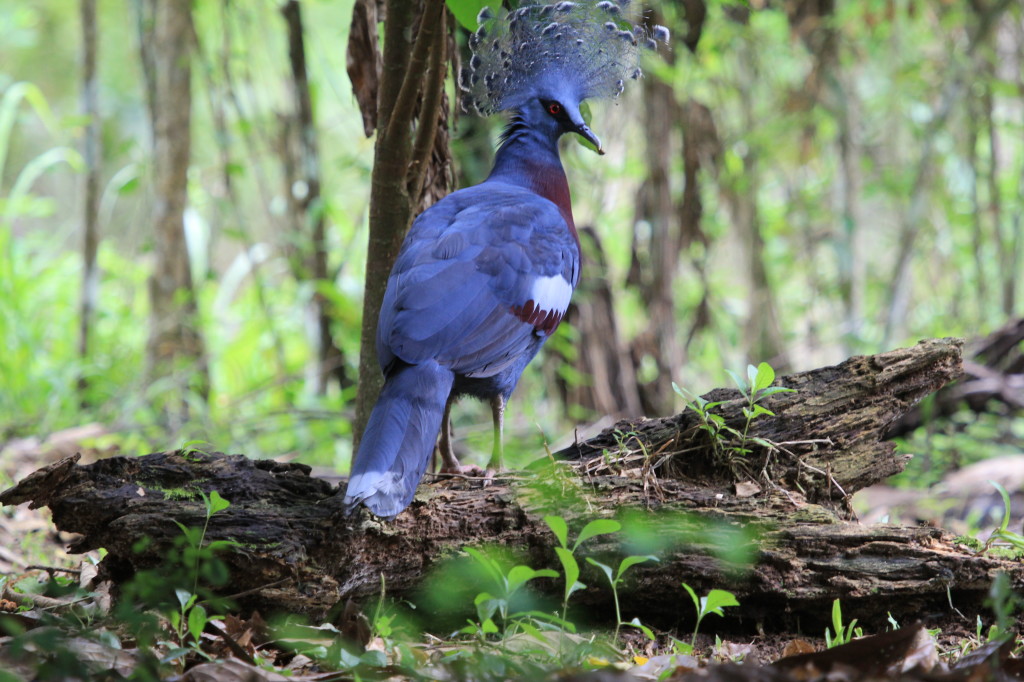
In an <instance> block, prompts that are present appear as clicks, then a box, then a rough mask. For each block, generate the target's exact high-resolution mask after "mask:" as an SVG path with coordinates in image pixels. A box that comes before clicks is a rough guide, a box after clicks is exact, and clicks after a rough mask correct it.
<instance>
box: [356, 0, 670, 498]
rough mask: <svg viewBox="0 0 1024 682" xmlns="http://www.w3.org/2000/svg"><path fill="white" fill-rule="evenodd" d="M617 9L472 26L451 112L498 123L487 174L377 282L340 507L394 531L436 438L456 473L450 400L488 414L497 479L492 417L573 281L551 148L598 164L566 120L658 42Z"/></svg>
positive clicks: (572, 8) (583, 128)
mask: <svg viewBox="0 0 1024 682" xmlns="http://www.w3.org/2000/svg"><path fill="white" fill-rule="evenodd" d="M627 2H628V0H621V1H620V2H612V1H611V0H604V1H603V2H598V3H593V2H586V3H584V2H568V1H563V2H558V3H556V4H551V5H532V6H527V7H523V8H520V9H518V10H514V11H512V12H505V13H502V15H501V16H499V17H494V16H492V15H491V13H490V10H488V9H485V10H484V11H483V12H481V14H480V17H479V22H480V24H481V27H480V29H479V30H478V31H477V32H476V33H474V34H472V35H471V37H470V41H469V42H470V47H471V49H472V50H473V55H472V57H471V59H470V61H469V63H468V67H467V68H466V69H465V70H464V71H463V73H462V75H461V78H460V86H461V87H462V90H463V91H464V93H465V97H464V100H463V105H464V106H465V107H466V108H468V109H473V110H476V111H477V112H478V113H480V114H491V113H495V112H499V111H507V112H511V117H510V119H509V123H508V126H507V127H506V128H505V131H504V133H503V134H502V137H501V143H500V146H499V148H498V151H497V154H496V157H495V163H494V169H493V170H492V171H491V174H490V175H489V176H488V178H487V179H486V180H485V181H484V182H482V183H480V184H479V185H476V186H474V187H468V188H465V189H461V190H459V191H456V192H453V193H452V194H450V195H448V196H447V197H445V198H444V199H442V200H441V201H439V202H437V203H436V204H434V205H433V206H432V207H430V208H429V209H428V210H426V211H424V212H423V213H422V214H421V215H420V216H419V217H418V218H417V219H416V220H415V221H414V222H413V224H412V227H411V228H410V230H409V233H408V235H407V236H406V239H405V242H404V244H403V245H402V249H401V251H400V252H399V254H398V258H397V260H396V261H395V264H394V268H393V269H392V271H391V275H390V277H389V278H388V284H387V290H386V292H385V294H384V299H383V302H382V304H381V311H380V318H379V323H378V329H377V354H378V357H379V360H380V365H381V369H382V371H383V372H384V377H385V382H384V387H383V389H382V391H381V394H380V397H379V398H378V399H377V403H376V405H375V406H374V408H373V411H372V412H371V414H370V419H369V421H368V422H367V425H366V429H365V431H364V433H363V438H362V440H361V442H360V444H359V449H358V451H357V452H356V454H355V457H354V458H353V463H352V471H351V474H350V477H349V483H348V488H347V490H346V491H345V498H344V501H343V506H344V507H345V509H346V511H347V512H348V513H351V512H352V511H353V510H354V509H355V508H356V507H357V506H358V505H359V504H363V505H365V506H366V507H367V508H368V509H369V510H370V511H371V512H372V513H373V514H375V515H376V516H379V517H382V518H393V517H394V516H396V515H397V514H398V513H400V512H401V511H402V510H403V509H405V508H406V507H407V506H408V505H409V503H410V502H411V501H412V498H413V495H414V494H415V492H416V487H417V486H418V485H419V482H420V479H421V478H422V477H423V474H424V472H425V471H426V469H427V465H428V463H429V461H430V459H431V455H432V454H433V451H434V446H435V443H436V442H437V439H438V434H439V433H440V436H441V443H440V451H441V456H442V460H443V470H445V471H459V470H460V467H459V463H458V460H456V458H455V456H454V454H453V453H452V449H451V443H450V440H449V433H450V430H449V420H450V410H451V405H452V402H453V401H454V400H455V399H457V398H458V397H460V396H467V395H468V396H472V397H474V398H479V399H481V400H485V401H487V402H489V403H490V404H491V408H492V414H493V419H494V448H493V451H492V457H491V462H490V465H489V466H490V467H492V468H497V467H500V466H501V456H502V425H503V415H504V409H505V404H506V403H507V401H508V399H509V396H510V395H511V394H512V391H513V390H514V389H515V387H516V384H517V383H518V381H519V377H520V375H521V374H522V372H523V370H524V369H525V368H526V366H527V365H528V364H529V362H530V361H531V360H532V359H533V357H534V356H535V355H536V354H537V352H538V351H539V350H540V348H541V346H543V345H544V342H545V341H546V340H547V339H548V338H549V337H550V336H551V334H553V333H554V331H555V329H556V328H557V327H558V324H559V323H560V322H561V320H562V317H563V316H564V315H565V311H566V309H567V308H568V306H569V299H570V297H571V296H572V292H573V289H574V288H575V287H576V283H577V282H578V281H579V277H580V245H579V238H578V236H577V234H576V226H575V224H574V222H573V216H572V205H571V202H570V198H569V184H568V181H567V179H566V176H565V171H564V170H563V168H562V163H561V159H560V158H559V152H558V141H559V138H560V137H561V136H562V135H564V134H566V133H575V134H576V135H579V136H580V137H581V138H583V139H584V140H586V141H587V142H589V143H590V144H592V145H593V146H594V147H595V148H596V149H597V151H598V153H600V154H603V153H604V152H603V149H602V146H601V142H600V140H599V139H598V137H597V136H596V135H595V134H594V133H593V132H592V131H591V130H590V128H589V127H588V125H587V123H586V122H585V121H584V118H583V116H582V114H581V112H580V104H581V103H582V102H583V100H585V99H587V98H592V97H615V96H617V95H618V94H619V93H620V92H622V90H623V83H624V79H628V78H638V77H639V76H640V69H639V67H638V66H637V61H638V51H639V48H640V47H650V46H652V44H653V42H654V40H663V41H667V38H668V33H667V31H666V30H665V29H663V28H662V27H656V28H655V29H654V31H652V32H651V33H650V34H649V33H648V32H647V31H646V30H645V29H643V28H641V27H636V26H634V25H633V24H632V23H631V22H629V21H628V20H626V19H624V18H623V16H622V15H623V8H624V7H625V3H627Z"/></svg>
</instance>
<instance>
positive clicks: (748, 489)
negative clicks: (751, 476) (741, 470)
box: [736, 481, 761, 499]
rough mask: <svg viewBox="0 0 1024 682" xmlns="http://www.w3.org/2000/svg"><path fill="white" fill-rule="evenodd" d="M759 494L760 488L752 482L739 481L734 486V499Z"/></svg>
mask: <svg viewBox="0 0 1024 682" xmlns="http://www.w3.org/2000/svg"><path fill="white" fill-rule="evenodd" d="M759 492H761V486H759V485H758V484H756V483H754V482H753V481H740V482H739V483H737V484H736V497H739V498H741V499H742V498H744V497H753V496H754V495H757V494H758V493H759Z"/></svg>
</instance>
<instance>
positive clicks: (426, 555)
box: [0, 340, 1024, 631]
mask: <svg viewBox="0 0 1024 682" xmlns="http://www.w3.org/2000/svg"><path fill="white" fill-rule="evenodd" d="M959 349H960V345H959V343H958V342H956V341H952V340H943V341H929V342H925V343H922V344H920V345H918V346H916V347H914V348H912V349H903V350H900V351H893V352H890V353H883V354H881V355H877V356H870V357H867V358H854V359H851V360H849V361H847V362H846V363H843V364H841V365H838V366H836V367H833V368H826V369H823V370H816V371H815V372H807V373H803V374H797V375H792V376H789V377H783V378H782V379H780V382H781V383H782V384H784V385H788V386H794V387H799V389H800V391H799V392H798V393H795V394H785V395H782V394H780V395H779V396H776V397H773V398H772V401H773V402H772V404H771V407H772V409H773V410H774V411H776V413H777V414H778V417H777V418H774V419H773V418H769V417H761V418H759V420H758V421H759V422H762V423H759V424H758V427H759V430H758V431H757V433H758V434H759V435H760V437H773V436H775V437H782V438H786V439H789V440H794V438H793V437H792V436H793V434H795V433H801V434H802V436H804V439H805V440H809V438H807V436H813V437H814V438H815V439H821V438H822V436H823V435H826V437H828V438H829V439H831V440H832V442H833V444H834V445H833V446H830V447H829V448H822V447H819V449H818V450H817V451H812V452H809V453H807V454H806V455H805V456H806V457H808V458H810V457H815V458H817V459H815V460H813V461H814V462H816V463H815V464H812V465H811V466H815V467H821V468H823V469H824V468H827V467H831V470H832V472H833V477H834V478H835V479H836V481H841V484H842V485H844V487H848V489H847V492H850V491H852V490H853V489H856V487H857V486H858V485H860V484H861V483H862V482H863V481H867V480H868V479H873V480H878V479H879V478H881V477H883V476H884V475H885V472H887V471H889V470H891V469H892V468H894V466H896V465H898V464H899V463H900V462H901V460H900V459H899V458H898V457H896V456H895V455H893V453H892V449H891V447H890V446H889V444H887V443H882V442H878V441H877V437H878V434H880V433H881V432H883V431H884V428H885V426H886V423H885V420H886V419H889V420H891V419H895V418H896V417H898V416H899V414H900V411H901V410H906V409H907V408H908V407H909V406H910V405H911V404H912V402H913V401H914V400H916V399H918V398H920V397H921V396H923V395H924V394H925V393H927V392H929V391H932V390H935V389H936V388H938V386H940V385H941V384H942V383H944V382H945V381H948V380H950V379H952V378H953V377H954V376H955V375H956V373H957V371H956V367H957V365H958V362H959ZM822 382H824V383H822ZM814 386H818V387H819V390H813V387H814ZM714 393H717V394H719V395H721V396H727V395H729V394H728V393H727V392H714ZM725 407H726V409H727V410H732V409H734V407H733V406H731V405H727V406H725ZM829 414H831V415H833V416H835V417H837V419H838V421H836V420H833V421H834V422H835V423H841V424H847V425H850V430H849V431H848V432H841V431H839V430H837V428H836V427H833V428H831V430H829V431H827V434H825V433H822V432H818V431H807V429H824V428H825V427H826V425H828V424H829V423H830V422H829V420H828V419H827V418H826V417H827V415H829ZM851 415H852V416H851ZM872 419H874V420H875V421H874V422H872ZM673 420H674V421H673ZM684 421H685V417H682V418H681V417H679V416H677V417H675V418H672V419H669V420H648V421H645V422H642V423H636V422H634V423H631V424H630V428H631V429H632V430H633V431H634V432H636V433H638V434H640V437H641V438H646V439H647V440H646V441H645V442H646V445H645V447H648V448H649V451H651V452H653V451H656V450H658V449H659V448H660V449H663V450H664V453H663V454H665V453H667V452H668V449H667V448H666V447H665V443H668V442H670V441H671V443H672V445H671V446H670V447H671V448H675V449H676V451H677V452H680V453H682V452H686V451H687V450H688V448H687V447H686V446H685V445H684V444H683V443H681V441H680V438H679V434H680V431H682V432H683V433H685V432H686V430H685V428H682V429H680V428H679V426H680V424H682V423H683V422H684ZM774 421H777V422H778V424H774V425H771V424H769V422H774ZM869 423H871V424H873V426H871V427H870V428H869V426H868V424H869ZM780 424H781V425H780ZM670 425H671V428H669V426H670ZM797 429H804V431H802V432H801V431H798V430H797ZM620 430H621V429H620ZM658 434H662V435H660V436H659V435H658ZM786 434H789V435H786ZM870 434H874V437H876V442H875V443H874V446H873V447H872V446H871V443H870V437H871V436H870ZM610 437H611V436H610V435H609V434H603V435H602V436H600V437H599V438H598V439H595V440H593V441H589V442H587V443H582V444H579V446H577V447H575V448H574V453H575V455H576V456H577V457H578V458H580V459H578V460H577V461H575V462H571V463H568V464H567V463H555V462H552V461H547V460H541V462H540V464H539V465H538V467H537V469H536V470H533V471H532V472H519V473H515V474H508V475H506V476H502V477H499V478H498V479H496V480H494V481H489V482H484V481H481V480H478V479H476V480H475V479H447V480H444V481H441V482H437V483H434V484H432V485H427V486H422V487H421V488H420V491H419V493H418V495H417V498H416V500H415V501H414V502H413V504H412V506H411V507H410V508H409V510H408V511H406V512H404V513H403V514H401V515H400V516H399V517H398V518H397V519H396V520H395V521H394V522H390V523H383V522H380V521H378V520H375V519H372V518H370V517H369V516H367V515H366V514H365V512H363V513H361V514H360V515H357V516H355V517H353V518H350V519H346V518H344V517H342V516H340V514H339V509H340V505H339V496H338V495H337V489H336V488H335V487H334V486H332V485H331V484H329V483H327V482H326V481H323V480H320V479H317V478H314V477H311V476H310V475H309V468H308V467H305V466H303V465H300V464H294V463H293V464H281V463H278V462H273V461H252V460H249V459H247V458H245V457H243V456H241V455H230V456H228V455H222V454H219V453H203V452H197V451H178V452H171V453H157V454H152V455H146V456H143V457H113V458H110V459H106V460H101V461H98V462H95V463H93V464H90V465H85V466H80V465H78V464H77V459H78V458H77V456H75V457H70V458H67V459H65V460H62V461H61V462H59V463H57V464H54V465H51V466H49V467H47V468H45V469H41V470H39V471H37V472H36V473H34V474H32V475H31V476H29V477H27V478H25V479H24V480H22V481H21V482H20V483H19V484H18V485H17V486H15V487H14V488H12V489H10V490H7V491H6V492H4V493H3V494H2V495H0V502H2V503H3V504H20V503H23V502H29V501H30V502H31V503H32V504H33V506H44V505H45V506H48V507H50V509H51V510H52V512H53V519H54V523H55V524H56V526H57V527H58V528H60V529H61V530H65V531H70V532H76V533H80V534H81V538H80V539H79V540H78V541H77V542H76V543H75V544H74V545H73V547H72V549H73V550H74V551H85V550H89V549H93V548H97V547H104V548H105V549H106V550H107V555H106V557H105V559H104V560H103V565H102V569H103V570H102V575H103V576H105V577H107V578H112V579H115V580H124V579H125V578H127V577H128V576H130V575H131V574H132V573H133V572H134V571H135V570H139V569H142V568H149V567H153V566H157V565H159V564H160V562H161V561H163V558H164V556H165V554H166V552H167V550H168V548H169V547H170V546H171V544H172V542H173V539H174V537H176V536H177V535H178V534H180V532H181V531H180V529H179V528H178V527H177V525H176V524H175V523H174V521H178V522H180V523H182V524H184V525H186V526H199V525H202V523H203V521H204V520H205V513H204V507H203V503H202V500H201V499H200V498H199V496H198V493H199V492H200V491H202V492H204V493H207V494H208V493H209V492H211V491H214V490H216V491H218V492H219V493H220V494H221V495H222V496H223V497H224V498H226V499H228V500H229V501H230V502H231V506H230V507H229V508H228V509H227V510H225V511H223V512H221V513H219V514H217V515H215V516H214V517H213V518H212V519H211V521H210V525H209V529H208V531H207V539H208V540H215V539H233V540H236V541H238V542H239V543H241V545H240V547H239V548H238V549H237V550H235V551H233V552H230V553H225V554H224V555H223V558H224V560H225V561H226V562H227V563H228V565H229V567H230V568H231V571H232V582H231V585H230V590H229V592H230V593H232V594H238V593H242V592H247V594H246V595H245V596H243V597H241V598H239V600H238V601H239V603H240V605H241V606H242V607H243V608H258V609H260V610H261V611H264V612H268V611H285V612H291V613H304V614H308V615H309V616H311V617H313V618H319V617H322V616H323V615H324V614H325V613H326V612H327V611H328V610H329V609H330V608H331V607H332V606H333V605H334V604H336V603H338V602H339V601H342V600H345V599H348V598H350V597H352V598H356V599H365V598H370V597H371V596H372V595H373V594H375V593H376V592H377V591H378V590H379V586H380V581H381V576H382V575H383V576H384V577H385V580H386V582H387V589H388V594H389V595H391V596H396V597H398V596H408V595H410V594H412V593H413V592H414V591H415V590H416V589H417V588H418V587H419V586H420V585H421V584H422V581H423V578H424V575H425V574H426V573H427V572H429V571H430V570H431V569H432V568H433V567H435V566H437V565H438V562H439V560H440V559H443V558H445V557H449V556H452V555H454V554H456V553H457V551H458V550H459V549H461V548H462V547H464V546H466V545H471V544H482V543H495V544H500V545H505V546H506V547H508V548H510V549H512V550H515V551H518V552H520V553H521V554H522V555H523V556H522V559H523V561H524V562H525V563H527V564H529V565H531V566H533V567H535V568H540V567H545V566H548V567H553V568H557V566H558V563H557V559H556V557H555V555H554V552H553V550H552V543H553V537H552V535H551V533H550V531H549V530H548V529H547V527H546V525H545V524H544V522H543V516H544V514H548V513H557V514H559V515H561V516H563V517H564V518H566V520H567V521H568V523H569V526H570V528H571V529H573V531H572V532H574V533H575V532H578V530H579V528H580V527H582V525H583V524H584V523H586V521H588V520H590V519H593V518H597V517H612V516H614V517H617V518H619V519H620V520H621V521H622V522H623V524H624V526H625V529H624V531H623V532H622V533H620V534H617V535H615V536H602V537H600V538H597V539H594V540H591V541H588V543H587V545H586V547H585V549H586V553H587V554H588V555H591V556H595V557H598V558H600V559H601V560H603V561H606V562H610V563H613V564H614V563H617V559H616V557H617V555H620V554H621V553H627V552H628V553H637V552H638V551H639V552H640V553H648V552H650V553H656V554H657V555H658V556H659V558H660V561H659V562H657V563H650V564H644V565H641V566H637V567H635V568H633V569H632V570H631V572H630V580H629V581H628V582H627V584H626V585H624V586H623V588H622V589H621V590H620V597H621V598H622V600H623V605H624V607H625V612H624V615H626V617H627V619H628V618H631V617H632V616H633V615H639V616H641V618H642V619H643V621H644V622H647V623H653V624H662V625H671V624H674V623H675V622H677V621H678V620H679V619H680V618H685V617H687V616H688V615H689V614H690V610H691V608H692V605H690V604H689V597H688V596H687V595H686V594H685V592H683V591H682V590H681V588H680V582H681V581H685V582H687V583H688V584H689V585H691V586H692V587H693V588H694V589H696V590H698V592H705V591H707V590H708V589H711V588H715V587H717V588H722V589H728V590H730V591H732V592H734V593H735V594H736V595H737V597H738V598H739V599H740V602H741V604H742V605H743V606H742V608H741V609H740V610H737V614H739V615H742V617H743V618H744V619H745V620H744V622H745V623H747V624H748V626H752V625H754V624H757V625H759V626H762V627H764V628H765V629H766V630H768V631H771V630H773V629H780V628H790V629H792V628H794V627H797V626H799V625H800V624H802V625H803V626H805V627H806V626H808V625H809V624H812V623H814V622H816V620H817V619H824V618H826V617H827V614H828V604H829V603H830V602H831V600H832V599H834V598H837V597H838V598H842V599H843V605H844V606H843V607H844V614H848V617H850V618H852V617H866V616H867V615H869V614H871V613H873V612H874V615H879V614H878V613H877V612H878V610H879V609H880V610H881V614H880V615H881V617H883V618H884V612H885V611H887V610H888V611H892V613H893V615H894V616H895V617H896V618H898V619H899V618H901V617H903V616H905V617H906V618H908V619H911V620H913V619H915V618H917V617H919V616H920V615H921V614H927V613H931V612H934V613H941V614H948V613H950V610H949V606H948V599H949V595H952V597H953V599H954V603H955V605H956V606H957V607H958V608H959V609H960V610H961V611H962V612H964V613H965V614H966V615H967V616H968V617H972V614H973V613H975V612H977V611H978V610H979V609H980V608H981V602H982V600H983V598H984V596H985V594H986V591H987V590H988V587H989V585H990V583H991V580H992V578H993V577H994V575H995V574H996V573H997V572H999V571H1006V572H1007V573H1009V574H1010V576H1011V578H1012V580H1013V582H1014V583H1015V584H1021V582H1022V579H1024V567H1022V566H1021V564H1020V563H1019V562H1017V563H1014V562H1010V561H1004V560H1000V559H997V558H994V557H990V556H976V555H973V554H971V553H969V552H967V551H966V550H964V549H963V548H960V547H958V546H956V545H955V544H954V543H953V542H952V540H951V538H950V537H949V536H948V534H944V533H943V531H941V530H938V529H933V528H902V527H894V526H875V527H864V526H860V525H859V524H856V523H851V522H848V521H844V520H843V519H841V514H842V506H841V505H833V507H834V508H829V507H828V506H826V505H823V504H816V503H814V502H813V501H811V499H810V498H811V497H812V496H813V495H814V494H815V493H814V491H815V490H817V491H819V497H821V499H822V501H824V502H826V503H830V501H829V500H828V497H827V495H824V493H825V492H827V490H828V488H829V487H830V486H832V485H833V483H829V482H828V481H825V480H822V481H821V482H816V481H815V480H814V478H813V477H810V478H809V479H808V480H806V481H803V485H804V491H803V492H802V493H801V492H800V491H799V490H796V489H787V487H786V486H787V485H788V483H787V480H786V478H785V476H783V477H782V478H780V479H779V481H778V482H777V483H776V484H775V485H774V486H772V485H766V486H765V487H764V490H763V492H760V493H757V494H750V493H751V490H756V488H754V489H744V492H743V493H742V494H736V487H735V486H734V485H733V484H732V483H731V482H730V481H729V480H728V478H727V476H726V475H725V474H723V473H722V472H717V473H716V472H714V471H707V470H705V471H701V472H699V474H698V476H697V477H696V480H687V479H686V478H685V477H683V476H680V475H679V474H684V473H686V467H681V466H675V467H674V468H673V467H669V466H668V463H667V462H666V463H665V464H664V465H663V466H662V467H661V468H660V469H653V468H652V462H654V461H655V458H651V459H649V460H648V461H647V462H646V463H643V462H641V463H638V464H637V465H636V466H634V467H632V468H630V467H631V466H632V464H633V463H635V462H636V455H635V454H626V455H624V456H622V457H620V459H619V462H620V464H621V465H622V467H623V468H622V469H621V470H619V471H616V472H615V473H610V472H606V473H601V472H600V471H599V470H598V468H597V467H594V466H590V464H593V463H594V462H597V461H598V460H600V462H602V464H601V466H608V465H607V464H604V463H605V462H608V461H610V459H613V458H608V457H605V453H604V449H605V448H604V446H603V445H602V442H603V441H604V440H607V439H608V438H610ZM659 438H663V440H661V441H659V440H658V439H659ZM665 438H667V439H668V440H665ZM620 440H621V438H620ZM773 440H774V438H773ZM693 451H694V452H697V451H698V450H697V449H695V450H693ZM682 456H683V455H678V456H676V457H677V458H679V457H682ZM864 457H871V458H873V459H872V461H873V462H874V464H873V465H872V468H871V472H867V473H865V472H866V469H867V468H866V467H864V466H861V465H856V464H850V463H848V462H847V460H848V459H851V460H855V459H857V458H864ZM595 458H596V459H595ZM885 458H888V459H887V460H886V459H885ZM886 461H889V462H893V463H895V464H894V465H890V466H888V467H886V466H883V463H884V462H886ZM588 463H589V464H588ZM645 464H646V466H645ZM787 466H790V467H795V466H799V465H797V464H792V463H790V464H789V465H787ZM588 467H589V469H588ZM578 470H580V471H588V470H589V473H584V474H583V475H578V474H577V471H578ZM670 470H671V471H672V472H673V476H665V475H662V474H663V473H665V472H668V471H670ZM778 470H780V471H786V470H787V469H786V467H785V466H782V465H779V466H778ZM485 483H489V484H488V485H485ZM142 537H148V538H150V540H151V542H150V544H149V546H148V547H147V548H146V549H145V550H144V551H142V552H135V551H133V546H134V545H135V544H136V542H137V541H138V540H139V539H140V538H142ZM737 549H738V550H743V551H745V552H746V556H747V557H748V558H749V560H750V564H749V565H743V561H742V559H741V558H739V557H738V555H736V554H735V550H737ZM730 552H731V553H730ZM741 554H742V552H741ZM581 564H583V565H584V575H583V578H582V579H583V580H584V582H586V583H587V584H588V585H590V587H589V588H588V589H587V590H585V591H582V592H580V593H578V594H577V595H575V596H574V597H573V601H574V603H576V604H578V605H580V606H582V607H587V606H599V607H600V606H603V605H606V604H607V603H608V601H609V600H610V593H609V592H608V591H607V590H606V589H605V588H604V586H603V577H601V576H600V575H599V574H598V573H596V572H594V573H593V574H588V571H590V570H591V567H589V566H587V565H586V564H585V562H583V561H582V560H581ZM453 582H454V581H453ZM536 584H537V586H538V587H539V588H540V589H541V590H543V591H549V592H550V593H553V594H557V593H559V592H560V590H561V584H560V581H555V580H542V581H537V583H536ZM947 590H948V591H949V592H948V593H947ZM472 596H473V595H470V600H469V601H468V602H466V603H471V597H472ZM609 612H610V611H609V610H607V609H602V610H601V611H600V613H605V614H607V613H609ZM972 622H973V621H972Z"/></svg>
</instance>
